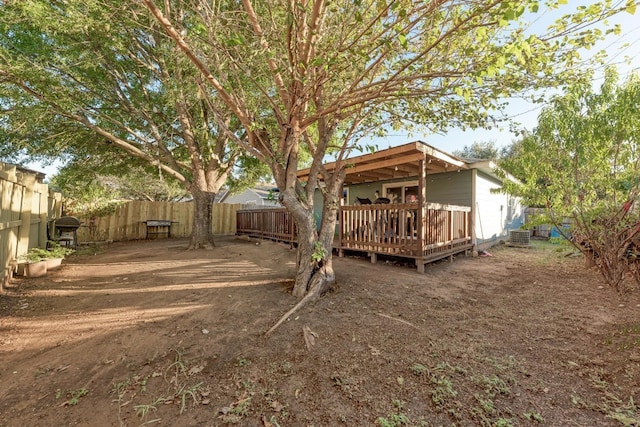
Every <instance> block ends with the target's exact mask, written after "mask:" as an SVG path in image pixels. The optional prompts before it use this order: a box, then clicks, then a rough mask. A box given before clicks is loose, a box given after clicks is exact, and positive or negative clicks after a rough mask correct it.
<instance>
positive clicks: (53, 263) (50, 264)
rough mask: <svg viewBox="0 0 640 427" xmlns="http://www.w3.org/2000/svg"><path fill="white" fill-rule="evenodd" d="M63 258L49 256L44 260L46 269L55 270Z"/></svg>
mask: <svg viewBox="0 0 640 427" xmlns="http://www.w3.org/2000/svg"><path fill="white" fill-rule="evenodd" d="M62 260H63V258H49V259H47V260H46V261H45V262H46V263H47V271H49V270H55V269H56V268H58V267H60V266H61V265H62Z"/></svg>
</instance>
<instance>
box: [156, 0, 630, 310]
mask: <svg viewBox="0 0 640 427" xmlns="http://www.w3.org/2000/svg"><path fill="white" fill-rule="evenodd" d="M144 2H145V4H146V5H147V7H148V8H149V10H150V11H151V12H152V13H153V14H154V15H155V16H156V18H157V19H158V21H159V22H161V23H162V25H163V26H164V28H165V31H166V32H167V34H169V35H170V36H171V37H172V38H173V39H174V40H175V41H176V43H177V45H178V47H179V48H180V49H182V50H183V51H184V52H185V54H186V56H187V57H188V58H189V59H190V60H191V61H192V62H193V63H194V65H195V66H196V67H197V68H198V69H199V70H200V71H201V72H202V75H203V77H204V78H205V79H206V80H207V81H208V83H209V84H210V87H211V91H212V92H213V93H215V95H216V96H217V97H218V98H219V99H220V100H221V101H222V102H223V103H224V104H225V105H226V106H227V108H228V109H229V110H231V111H232V112H233V113H234V115H235V116H236V117H237V118H238V120H239V121H240V122H241V123H242V125H243V127H244V129H245V130H246V132H247V143H248V146H247V148H248V149H249V150H251V151H252V153H254V154H255V155H256V156H257V157H259V158H261V159H262V160H263V161H265V162H266V163H267V164H268V165H269V166H270V167H271V169H272V171H273V175H274V178H275V180H276V182H277V184H278V187H279V189H280V198H281V202H282V203H283V204H284V206H286V207H287V208H288V209H289V211H290V212H291V213H292V215H293V216H294V218H295V221H296V224H297V226H298V232H299V246H298V269H297V276H296V283H295V286H294V290H293V292H294V294H295V295H298V296H305V298H304V299H303V300H308V299H310V298H314V297H316V296H318V295H319V294H320V293H321V292H322V291H323V290H325V289H327V288H328V287H329V286H331V283H332V281H333V278H334V274H333V270H332V267H331V244H332V240H333V233H334V227H333V225H334V224H335V218H336V215H335V212H336V210H337V207H338V200H339V198H340V195H341V187H342V183H343V181H344V168H345V167H346V166H347V164H346V163H345V162H344V159H345V156H346V155H347V153H348V149H349V147H350V143H349V140H348V139H346V138H340V137H339V136H340V135H345V134H348V132H346V133H344V132H345V130H346V129H349V128H351V129H353V127H352V125H358V124H359V123H361V122H363V121H366V119H367V118H371V117H376V118H386V119H388V120H389V121H392V122H393V123H394V124H395V123H399V122H403V121H404V120H408V119H414V120H415V119H419V120H420V121H421V122H422V123H423V124H425V125H427V127H428V128H429V129H432V130H441V129H444V128H446V127H448V126H449V125H451V124H452V123H463V124H464V123H468V124H472V125H483V124H486V123H489V122H490V119H491V116H490V114H491V112H492V111H497V110H500V107H501V106H502V104H501V101H500V100H501V99H503V97H504V96H506V95H509V94H513V93H519V92H522V91H523V90H524V89H527V88H528V89H540V88H543V87H551V86H557V85H559V84H562V82H565V81H567V80H568V79H570V78H572V76H573V75H575V74H576V73H578V71H579V68H578V67H577V64H579V63H580V62H581V61H580V58H579V54H578V53H577V51H576V50H575V48H578V47H583V46H587V47H589V46H591V45H593V43H595V41H597V39H598V38H599V37H600V36H602V35H604V34H605V32H600V33H599V31H601V30H600V29H594V28H590V27H589V25H590V24H593V23H594V22H598V21H600V20H602V19H606V17H608V16H610V15H611V14H613V13H616V12H618V11H620V10H621V9H623V8H624V7H626V8H627V9H628V10H629V11H633V9H635V3H634V2H633V1H627V3H626V5H622V7H620V6H621V4H617V5H612V4H611V2H609V1H605V2H602V3H595V4H593V5H591V6H589V7H588V8H586V7H585V8H581V9H580V10H578V11H577V12H576V13H575V14H573V15H567V16H564V17H562V18H561V19H560V20H559V21H558V22H557V23H556V24H555V25H553V26H551V27H550V28H549V29H548V30H546V31H544V33H542V34H535V33H534V32H533V30H532V29H531V28H527V25H526V23H524V22H522V21H520V20H519V18H521V17H522V16H524V15H525V14H526V13H535V12H537V11H538V9H539V8H540V4H539V2H538V1H533V0H530V1H526V2H520V1H489V2H487V1H468V0H465V1H461V0H447V1H445V0H438V1H430V2H416V1H409V0H375V1H374V0H357V1H353V0H337V1H325V0H302V1H295V2H294V1H284V0H241V1H239V2H225V1H221V2H208V1H198V0H195V1H190V2H188V3H189V6H190V11H191V15H190V21H189V22H188V25H184V24H185V21H184V20H180V19H179V18H180V17H179V16H176V13H175V7H174V6H175V4H182V2H180V1H176V2H170V1H168V2H167V1H165V2H159V1H158V2H155V1H153V0H144ZM558 3H564V2H562V1H558V2H557V3H555V2H551V4H550V5H549V7H551V8H553V7H556V6H557V5H558ZM203 41H206V43H208V44H209V46H211V47H212V48H213V49H212V52H215V54H214V55H207V52H206V51H203V50H202V49H201V47H200V44H201V43H202V42H203ZM246 77H248V79H247V78H246ZM241 83H242V84H241ZM267 112H268V113H267ZM345 122H346V123H348V125H346V126H345ZM312 129H313V132H311V130H312ZM303 147H304V149H307V150H309V151H310V153H311V155H312V157H313V162H312V165H311V173H310V175H309V180H308V181H307V182H300V181H299V180H298V178H297V175H296V172H297V169H298V167H299V164H298V163H299V153H300V152H301V150H302V149H303ZM330 150H332V151H333V152H334V153H335V156H336V161H337V167H336V168H335V170H334V171H333V173H329V172H327V171H326V170H324V168H323V166H322V162H323V160H324V158H325V155H326V154H327V152H328V151H330ZM319 178H321V179H322V180H323V181H324V183H325V185H324V186H323V187H322V191H323V198H324V207H323V210H324V211H323V216H322V223H321V226H320V228H319V229H317V228H316V223H315V221H314V216H313V194H314V191H315V190H316V189H317V188H318V179H319Z"/></svg>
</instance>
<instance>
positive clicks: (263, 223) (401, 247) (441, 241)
mask: <svg viewBox="0 0 640 427" xmlns="http://www.w3.org/2000/svg"><path fill="white" fill-rule="evenodd" d="M236 215H237V216H236V217H237V234H238V235H247V236H252V237H257V238H262V239H270V240H276V241H282V242H287V243H291V244H293V243H295V242H296V241H297V236H296V230H295V226H294V221H293V218H292V217H291V215H290V214H289V213H288V212H287V211H286V209H273V208H271V209H247V210H239V211H238V212H237V213H236ZM418 218H419V212H418V205H417V204H415V203H409V204H388V205H382V204H377V205H361V206H342V207H341V208H340V211H339V224H338V227H339V233H338V236H337V241H336V242H335V246H337V248H338V249H341V250H342V249H346V250H354V251H362V252H368V253H377V254H388V255H394V256H401V257H408V258H415V259H416V260H423V261H425V262H428V261H431V260H436V259H439V258H443V257H446V256H449V255H452V254H455V253H458V252H463V251H466V250H467V249H469V248H471V208H469V207H466V206H453V205H440V204H436V203H429V204H428V206H427V209H426V216H425V221H424V224H425V225H424V226H425V232H424V235H425V239H424V241H422V239H421V238H420V227H419V224H418Z"/></svg>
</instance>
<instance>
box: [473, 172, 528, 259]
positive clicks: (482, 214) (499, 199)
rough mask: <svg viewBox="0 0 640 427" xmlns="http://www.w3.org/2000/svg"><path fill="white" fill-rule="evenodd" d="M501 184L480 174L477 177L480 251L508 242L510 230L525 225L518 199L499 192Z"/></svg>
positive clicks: (477, 234)
mask: <svg viewBox="0 0 640 427" xmlns="http://www.w3.org/2000/svg"><path fill="white" fill-rule="evenodd" d="M500 188H502V185H501V183H500V182H499V181H498V180H496V179H493V178H491V177H489V176H488V175H485V174H483V173H481V172H478V175H477V177H476V206H474V208H475V237H476V240H477V242H478V246H479V247H480V249H482V248H483V247H488V246H490V245H491V244H495V243H497V242H498V241H500V240H506V239H507V237H508V234H509V230H513V229H518V228H520V226H521V225H522V224H523V210H522V206H521V205H520V203H519V201H518V199H516V198H515V197H513V196H510V195H508V194H504V193H500V192H497V191H496V190H499V189H500Z"/></svg>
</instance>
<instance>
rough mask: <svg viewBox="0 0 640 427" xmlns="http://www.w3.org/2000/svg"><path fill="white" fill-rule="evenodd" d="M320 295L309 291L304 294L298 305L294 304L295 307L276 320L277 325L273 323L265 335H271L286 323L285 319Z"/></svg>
mask: <svg viewBox="0 0 640 427" xmlns="http://www.w3.org/2000/svg"><path fill="white" fill-rule="evenodd" d="M318 296H319V295H316V294H315V293H313V292H311V291H310V292H309V293H307V295H305V296H304V298H302V299H301V300H300V301H298V303H297V304H296V305H294V306H293V308H292V309H291V310H289V311H287V312H286V313H285V314H284V316H282V317H281V318H280V320H278V321H277V322H276V324H275V325H273V326H272V327H271V329H269V330H268V331H267V332H266V333H265V335H267V336H268V335H271V334H272V333H273V331H275V330H276V329H277V328H278V326H280V325H282V324H283V323H284V321H285V320H287V319H288V318H289V317H291V316H292V315H293V313H295V312H296V311H298V310H300V309H301V308H302V307H303V306H304V305H305V304H306V303H308V302H309V301H311V300H313V299H316V298H318Z"/></svg>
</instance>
